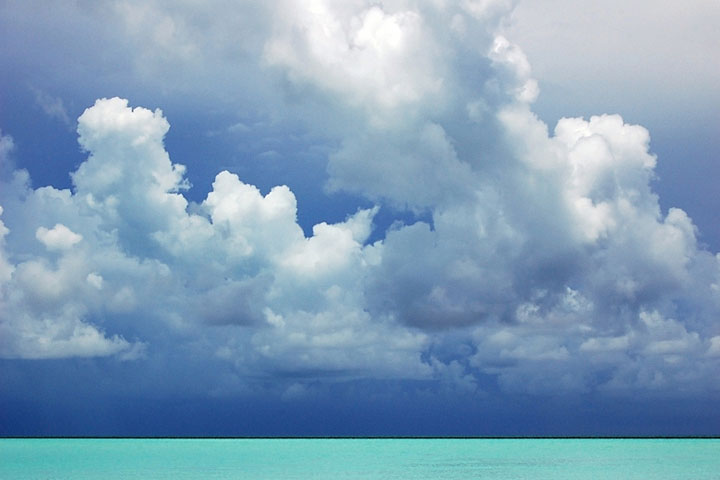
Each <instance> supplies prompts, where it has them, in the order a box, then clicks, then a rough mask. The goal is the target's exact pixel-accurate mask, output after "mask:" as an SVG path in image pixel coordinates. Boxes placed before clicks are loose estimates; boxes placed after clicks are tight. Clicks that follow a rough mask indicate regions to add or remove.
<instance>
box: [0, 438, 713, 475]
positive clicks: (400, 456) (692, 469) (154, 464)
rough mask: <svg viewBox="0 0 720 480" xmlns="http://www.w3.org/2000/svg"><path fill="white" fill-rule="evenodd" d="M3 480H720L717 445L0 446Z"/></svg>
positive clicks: (256, 442)
mask: <svg viewBox="0 0 720 480" xmlns="http://www.w3.org/2000/svg"><path fill="white" fill-rule="evenodd" d="M0 479H3V480H4V479H8V480H9V479H13V480H55V479H57V480H60V479H63V480H65V479H72V480H74V479H77V480H85V479H93V480H95V479H102V480H112V479H123V480H131V479H172V480H186V479H188V480H189V479H192V480H196V479H197V480H199V479H203V480H206V479H253V480H260V479H333V480H337V479H463V480H465V479H533V480H539V479H552V480H559V479H573V480H583V479H612V480H631V479H638V480H640V479H642V480H658V479H668V480H670V479H672V480H682V479H693V480H704V479H720V439H652V440H651V439H0Z"/></svg>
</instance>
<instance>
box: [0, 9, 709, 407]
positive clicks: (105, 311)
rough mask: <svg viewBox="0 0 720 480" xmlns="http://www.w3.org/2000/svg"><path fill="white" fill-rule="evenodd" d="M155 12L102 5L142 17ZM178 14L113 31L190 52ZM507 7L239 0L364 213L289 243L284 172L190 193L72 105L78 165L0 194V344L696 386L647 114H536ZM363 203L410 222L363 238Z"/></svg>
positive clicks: (704, 303) (18, 177)
mask: <svg viewBox="0 0 720 480" xmlns="http://www.w3.org/2000/svg"><path fill="white" fill-rule="evenodd" d="M155 9H160V10H162V9H161V7H160V6H157V5H154V4H152V5H150V6H148V7H146V9H143V8H140V7H138V6H137V5H134V4H127V5H126V6H125V7H123V9H121V10H122V13H123V15H124V16H125V17H124V18H126V19H133V18H135V19H137V20H138V22H140V24H144V23H143V22H145V23H146V22H148V21H149V20H148V18H150V15H149V14H148V12H149V11H155ZM188 9H189V10H188ZM188 9H183V8H178V9H177V10H172V11H163V12H164V15H163V18H164V20H163V21H162V22H160V24H158V25H153V29H151V30H142V29H141V30H142V31H138V32H135V33H133V35H135V36H136V37H137V38H140V37H143V36H144V35H147V34H148V31H150V32H151V33H152V35H155V36H156V37H157V41H156V42H155V47H156V49H161V50H163V49H166V50H167V49H168V46H169V45H172V44H173V43H174V41H175V40H176V39H178V38H180V37H182V42H181V45H180V48H179V51H178V52H174V53H173V52H168V55H177V56H178V58H180V57H182V58H186V59H192V58H195V57H196V56H197V55H198V52H199V51H202V49H200V50H198V46H202V45H204V41H203V40H202V38H204V37H202V35H200V36H198V32H199V31H200V30H199V27H198V25H197V24H195V23H193V22H192V19H191V16H190V15H189V12H190V11H191V10H192V9H191V8H189V7H188ZM511 9H512V3H511V2H504V1H493V2H488V1H480V2H460V3H459V4H457V5H455V4H452V5H451V4H449V3H446V2H429V3H427V4H423V5H422V6H418V5H416V4H414V3H412V2H404V1H397V2H387V4H376V3H371V2H363V1H360V2H351V3H344V4H342V5H340V4H337V3H333V2H324V1H316V2H293V1H287V2H284V3H283V8H282V9H278V10H277V11H275V12H271V11H267V10H263V9H260V10H262V12H263V16H262V22H261V23H262V24H263V25H266V26H268V31H267V34H266V36H265V37H263V38H262V41H258V40H257V38H256V37H254V36H252V38H253V39H254V41H253V42H250V45H252V46H254V47H257V48H256V49H255V50H254V51H253V52H252V55H254V57H252V55H251V53H250V52H246V53H248V55H251V57H252V58H254V59H255V62H256V63H253V61H251V60H248V59H247V58H245V59H244V60H243V61H245V62H247V64H249V65H252V68H253V69H255V73H257V72H259V71H263V72H273V75H275V74H278V73H279V74H280V75H281V76H282V77H284V83H283V82H280V83H278V84H277V85H275V87H277V88H279V89H280V90H279V91H278V92H276V93H277V96H278V97H279V98H280V97H282V96H283V95H286V94H288V91H287V89H290V90H293V89H295V92H296V93H297V91H302V92H306V93H307V95H306V98H305V99H304V100H303V101H302V102H300V103H301V105H300V107H298V109H299V111H300V112H302V113H307V119H306V122H307V123H306V128H308V129H309V130H313V129H316V130H323V129H324V127H325V126H327V125H328V124H329V123H332V122H330V121H328V119H327V118H319V117H321V115H319V114H318V112H323V113H330V114H336V115H337V118H342V119H351V120H349V122H348V124H347V125H346V126H340V127H336V128H334V129H332V131H331V132H330V133H328V135H330V136H332V141H329V145H330V146H328V147H327V150H326V151H328V152H329V153H328V155H327V173H328V181H327V185H326V188H327V189H328V190H329V191H330V192H337V191H343V192H349V193H351V194H353V195H357V196H360V197H364V198H365V199H366V200H367V201H369V202H371V203H374V204H375V205H376V206H375V207H373V208H367V209H359V210H357V211H356V212H355V213H353V214H351V215H349V216H347V218H346V219H345V220H344V221H341V222H338V223H334V224H331V223H326V222H320V223H318V224H316V225H315V226H314V227H313V228H312V235H309V236H306V234H305V233H304V232H303V229H302V228H301V226H300V225H299V224H298V221H297V213H298V208H300V209H302V208H303V206H302V205H298V201H297V199H296V197H295V194H294V193H293V191H292V190H291V189H290V188H289V187H287V186H275V187H273V188H271V189H269V191H266V192H263V191H261V189H260V188H258V187H257V186H254V185H252V184H250V183H247V182H245V181H243V179H242V178H241V177H240V176H238V174H236V173H232V172H230V171H222V172H220V173H218V174H217V175H216V176H215V179H214V181H213V182H212V187H211V189H210V191H209V192H208V193H207V195H206V197H205V198H204V199H203V200H201V201H198V202H191V201H189V200H188V198H186V194H185V191H186V190H187V189H188V188H189V187H190V184H189V181H188V179H187V177H186V169H185V167H184V166H182V165H179V164H176V163H173V162H172V161H171V159H170V156H169V154H168V152H167V151H166V150H165V146H164V143H163V142H164V137H165V135H166V133H167V132H168V129H169V122H168V120H167V119H166V118H165V116H164V115H163V113H162V112H161V111H160V110H155V111H151V110H148V109H146V108H143V107H134V108H133V107H131V106H130V104H129V102H128V100H125V99H120V98H111V99H100V100H97V102H96V103H95V105H94V106H92V107H90V108H88V109H87V110H86V111H85V112H84V113H83V114H82V115H81V116H80V118H79V119H78V134H79V142H80V145H81V147H82V148H83V149H84V150H85V151H86V152H87V159H86V160H85V161H84V162H83V163H82V164H81V165H79V167H78V168H77V169H76V170H75V171H74V172H73V173H72V175H71V176H72V182H73V188H72V189H71V190H60V189H56V188H54V187H42V188H32V187H31V186H30V183H29V178H28V175H27V173H25V172H23V171H17V172H15V173H14V175H13V176H12V178H10V179H9V180H8V181H7V182H6V184H4V185H3V189H2V192H1V193H0V204H2V206H3V207H4V211H3V217H2V219H3V220H2V221H3V222H4V223H0V239H1V240H0V242H2V243H0V248H1V249H2V250H0V282H1V283H0V288H2V290H1V292H2V297H0V301H1V302H2V307H3V316H2V317H1V318H2V322H1V323H0V328H1V329H2V339H3V340H2V344H0V354H1V355H2V356H4V357H13V358H16V357H19V358H49V357H67V356H92V355H97V356H99V355H116V356H118V358H124V359H128V360H129V359H139V358H142V357H143V356H144V355H148V356H151V355H153V354H157V355H162V354H163V350H162V349H171V348H178V349H181V348H199V349H201V350H202V354H203V355H206V356H208V357H212V358H215V359H220V360H221V361H223V362H226V364H227V365H229V366H230V367H231V368H232V370H233V372H234V373H235V374H236V375H237V376H238V377H240V378H243V379H253V378H254V379H257V378H260V377H262V378H275V379H282V380H283V381H285V384H284V386H283V388H282V391H284V392H285V395H286V397H288V398H290V397H293V396H298V395H303V394H306V393H307V392H308V391H310V390H312V388H311V387H310V386H309V385H308V384H306V383H303V382H304V381H306V380H309V379H317V378H324V379H325V378H331V379H334V380H335V381H341V380H342V381H344V380H353V379H358V378H375V379H380V378H382V379H386V378H395V379H397V378H402V379H413V380H426V381H431V380H436V381H437V382H439V383H440V384H452V385H453V386H454V387H456V388H457V389H458V390H462V391H465V392H471V393H474V394H481V392H482V390H483V388H482V385H481V379H487V378H488V377H490V378H493V379H495V381H496V382H497V384H498V385H499V386H500V388H502V389H505V390H508V391H521V392H543V393H547V392H557V391H574V392H586V391H612V392H628V391H634V390H637V389H643V390H662V391H672V390H673V389H678V388H681V389H683V390H686V391H697V390H702V391H717V390H718V389H719V388H720V384H718V382H717V378H716V376H714V375H712V372H713V371H716V370H717V368H718V366H719V365H718V361H719V360H718V359H719V358H720V355H718V350H719V347H718V340H717V339H718V335H719V333H720V331H719V330H718V326H717V316H718V314H719V313H720V289H719V288H718V285H720V260H718V258H719V257H718V256H716V255H713V254H711V253H710V252H708V251H706V250H704V249H703V248H702V247H701V246H700V245H699V244H698V241H697V233H698V232H697V229H696V227H695V226H694V224H693V223H692V220H691V219H690V218H689V217H688V215H687V214H686V213H685V212H684V211H682V210H680V209H677V208H673V209H669V210H668V211H663V210H661V208H660V206H659V203H658V197H657V195H656V194H655V193H654V192H653V190H652V188H651V182H652V180H653V178H654V168H655V165H656V162H657V159H656V158H655V156H654V155H653V154H652V152H651V150H650V135H649V132H648V131H647V130H646V129H645V128H643V127H641V126H638V125H631V124H628V123H626V122H625V121H624V120H623V118H622V117H621V116H619V115H608V114H603V115H598V116H593V117H591V118H589V119H582V118H563V119H561V120H560V121H559V122H558V123H557V125H556V126H555V127H554V130H553V131H552V132H551V131H550V130H549V129H548V126H547V125H546V124H545V123H543V122H542V121H540V120H539V119H538V118H537V116H536V115H535V114H533V112H532V109H531V107H532V103H533V101H534V100H535V98H536V97H537V95H538V87H537V83H536V82H535V81H534V79H533V78H532V70H531V68H530V64H529V62H528V60H527V58H526V57H525V55H524V53H523V51H522V50H521V49H520V47H519V46H517V45H514V44H513V43H512V42H510V41H508V40H507V39H506V38H505V37H503V36H502V35H501V34H500V33H499V31H500V28H499V27H500V25H501V24H502V21H503V20H502V19H503V17H504V16H505V15H507V14H508V13H509V12H510V11H511ZM218 21H221V20H218ZM223 25H224V24H223ZM128 28H129V29H130V27H128ZM130 30H132V29H130ZM180 31H182V32H186V33H188V35H182V36H180V35H179V34H178V32H180ZM131 33H132V32H131ZM256 33H257V32H255V33H253V35H255V34H256ZM143 38H144V37H143ZM155 53H157V52H155ZM152 54H154V53H153V52H150V53H148V55H152ZM175 60H177V58H176V59H175ZM281 92H282V94H281ZM288 101H289V102H291V101H293V100H288ZM300 116H302V115H300ZM242 125H243V128H242V129H241V130H245V129H247V128H252V127H248V126H247V125H246V124H242ZM248 125H251V124H248ZM3 138H4V140H2V141H0V147H2V145H9V144H10V143H9V142H10V141H9V140H7V137H3ZM2 148H5V150H8V148H9V147H2ZM1 151H2V150H0V152H1ZM382 208H387V209H389V210H392V211H395V212H397V211H403V210H409V211H412V212H415V213H420V214H422V215H424V216H422V217H421V218H425V219H426V221H418V222H415V223H412V224H406V223H404V222H402V221H397V222H395V223H394V224H392V225H391V226H390V227H389V228H388V229H387V231H384V232H376V233H378V234H377V235H375V236H372V235H371V234H372V232H373V219H374V217H375V216H376V215H377V214H378V211H379V209H382ZM370 238H373V239H377V240H373V241H370V240H369V239H370ZM168 345H175V347H169V346H168ZM198 345H201V347H200V346H198ZM191 346H192V347H191ZM164 353H167V352H164ZM248 381H249V380H248ZM483 381H486V380H483ZM218 388H220V389H221V388H222V387H218Z"/></svg>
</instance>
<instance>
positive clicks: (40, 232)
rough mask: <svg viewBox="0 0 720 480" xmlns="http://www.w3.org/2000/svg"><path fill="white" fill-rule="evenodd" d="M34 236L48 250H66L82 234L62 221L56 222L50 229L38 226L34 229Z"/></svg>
mask: <svg viewBox="0 0 720 480" xmlns="http://www.w3.org/2000/svg"><path fill="white" fill-rule="evenodd" d="M35 238H37V239H38V240H40V242H42V243H43V245H45V246H46V247H47V248H48V250H67V249H69V248H72V246H73V245H75V244H76V243H78V242H79V241H80V240H82V235H78V234H77V233H75V232H73V231H72V230H70V229H69V228H67V227H66V226H65V225H63V224H62V223H58V224H56V225H55V226H54V227H53V228H52V229H50V230H48V229H47V228H45V227H38V229H37V230H36V231H35Z"/></svg>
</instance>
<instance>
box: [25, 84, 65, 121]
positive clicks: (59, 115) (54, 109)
mask: <svg viewBox="0 0 720 480" xmlns="http://www.w3.org/2000/svg"><path fill="white" fill-rule="evenodd" d="M31 90H32V91H33V93H34V94H35V102H36V103H37V104H38V105H39V106H40V108H42V110H43V112H45V114H47V116H49V117H51V118H54V119H56V120H59V121H60V122H61V123H62V124H63V125H65V126H66V127H71V126H72V121H71V120H70V116H69V115H68V113H67V110H66V109H65V105H64V104H63V101H62V99H60V98H56V97H53V96H51V95H49V94H47V93H45V92H43V91H42V90H39V89H37V88H31Z"/></svg>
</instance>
